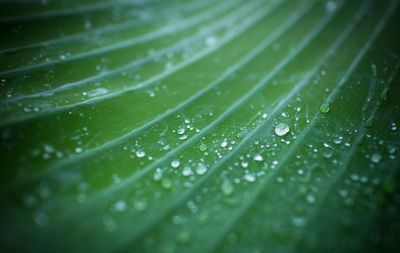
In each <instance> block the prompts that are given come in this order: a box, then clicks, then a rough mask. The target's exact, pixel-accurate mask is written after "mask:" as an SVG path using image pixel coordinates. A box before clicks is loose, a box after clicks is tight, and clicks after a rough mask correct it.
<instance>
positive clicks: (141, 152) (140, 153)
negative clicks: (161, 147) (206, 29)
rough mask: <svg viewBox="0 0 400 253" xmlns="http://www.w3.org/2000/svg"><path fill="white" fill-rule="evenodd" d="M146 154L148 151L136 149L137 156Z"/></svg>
mask: <svg viewBox="0 0 400 253" xmlns="http://www.w3.org/2000/svg"><path fill="white" fill-rule="evenodd" d="M145 155H146V153H145V152H144V151H143V150H138V151H136V156H137V157H139V158H141V157H144V156H145Z"/></svg>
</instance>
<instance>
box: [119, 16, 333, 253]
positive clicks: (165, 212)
mask: <svg viewBox="0 0 400 253" xmlns="http://www.w3.org/2000/svg"><path fill="white" fill-rule="evenodd" d="M336 12H337V11H336ZM336 12H335V13H336ZM333 16H334V15H333V14H330V15H328V16H325V18H323V20H322V21H321V22H319V23H318V24H317V25H316V28H315V29H313V31H312V32H311V33H310V34H308V35H307V37H306V38H305V39H303V40H302V42H301V43H300V45H299V46H298V47H296V49H295V50H293V51H292V52H291V53H290V54H289V56H288V57H286V58H285V59H284V60H283V61H281V63H282V64H278V65H277V67H276V68H274V70H273V71H272V72H271V73H270V74H269V75H268V76H267V77H266V78H264V79H263V80H262V81H261V82H260V83H258V85H257V86H256V87H254V88H253V89H252V91H251V92H250V93H248V94H247V95H246V96H245V97H243V98H242V99H241V100H239V101H241V103H244V102H245V101H246V100H247V99H248V98H250V96H251V95H253V94H255V93H256V92H257V91H259V90H260V89H261V88H263V86H264V85H265V84H266V83H267V82H268V81H269V80H270V79H271V78H272V77H273V76H274V75H275V74H276V73H277V72H278V71H279V70H280V69H281V68H283V67H284V66H286V65H287V64H288V63H289V62H290V61H291V60H293V58H295V56H296V55H297V54H298V53H300V51H302V50H303V49H304V48H305V47H306V46H307V45H308V44H309V43H310V42H311V41H312V40H313V39H314V38H315V37H316V36H317V35H318V34H319V33H320V32H321V31H322V30H323V28H324V27H325V26H326V25H327V24H328V23H329V21H330V20H332V18H333ZM310 78H311V77H310ZM303 80H304V79H303ZM306 84H307V82H301V83H299V84H297V85H296V86H295V87H294V88H293V90H291V92H290V93H289V94H288V95H287V96H286V97H285V98H284V99H283V100H282V101H280V103H278V105H277V107H275V109H274V110H273V111H272V113H271V115H277V114H278V113H279V111H280V110H282V109H283V108H284V106H286V105H287V104H288V103H289V102H290V100H291V99H292V98H293V97H294V96H295V95H296V94H297V92H299V91H300V90H301V89H302V88H304V87H305V86H306ZM272 121H273V116H271V117H270V118H269V119H268V120H267V121H265V122H264V123H263V124H260V125H258V126H257V127H256V128H255V129H254V130H252V131H251V132H250V133H249V134H248V135H246V136H245V138H243V140H242V141H241V142H240V143H239V144H238V145H237V146H236V147H235V148H234V149H232V151H231V152H230V153H228V154H227V155H226V156H225V157H223V158H222V159H221V160H219V161H218V162H217V163H216V164H215V165H214V166H212V167H211V168H210V170H209V172H208V173H207V174H205V175H204V176H202V178H200V179H199V180H198V181H197V182H196V183H195V184H193V186H192V188H190V189H189V190H187V191H185V192H184V193H183V194H182V195H180V196H178V199H177V200H176V201H174V202H173V203H172V204H171V205H170V206H168V207H166V209H165V210H163V211H162V212H159V213H158V215H155V216H153V217H152V220H151V222H149V223H148V224H145V225H143V227H142V228H139V229H138V230H137V231H130V232H129V233H128V234H129V235H128V236H127V237H125V238H123V239H122V241H121V242H120V243H119V244H120V245H119V246H117V247H118V248H120V247H123V245H126V244H127V243H129V242H130V241H132V240H135V239H137V237H138V236H140V234H143V233H144V232H146V231H148V230H149V229H150V228H151V227H153V226H155V225H156V224H157V223H158V222H159V221H160V220H161V219H162V218H163V217H165V216H166V215H168V213H170V212H171V211H172V210H174V209H175V208H176V207H177V206H179V205H180V204H182V203H183V202H184V201H185V200H186V199H187V198H188V197H189V196H191V195H192V194H193V193H194V192H196V190H198V189H200V187H201V186H202V185H203V183H204V182H206V180H207V179H208V178H209V177H210V176H211V175H213V174H214V173H215V172H216V171H217V169H218V168H219V167H221V166H222V165H223V164H225V163H226V162H227V161H229V160H230V159H231V158H233V157H234V155H235V154H236V153H237V152H238V151H240V150H241V149H242V148H243V147H244V146H245V145H246V144H247V143H248V142H249V141H251V139H252V138H253V137H254V136H255V135H256V133H258V132H259V131H260V130H261V129H263V128H265V126H267V125H269V126H271V125H272ZM206 252H208V251H206Z"/></svg>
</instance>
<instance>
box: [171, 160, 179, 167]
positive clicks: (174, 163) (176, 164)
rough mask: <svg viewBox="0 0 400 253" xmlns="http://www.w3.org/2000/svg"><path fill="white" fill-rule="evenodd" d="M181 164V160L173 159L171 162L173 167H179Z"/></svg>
mask: <svg viewBox="0 0 400 253" xmlns="http://www.w3.org/2000/svg"><path fill="white" fill-rule="evenodd" d="M180 164H181V163H180V162H179V160H173V161H172V162H171V166H172V168H178V167H179V165H180Z"/></svg>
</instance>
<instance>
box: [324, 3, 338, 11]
mask: <svg viewBox="0 0 400 253" xmlns="http://www.w3.org/2000/svg"><path fill="white" fill-rule="evenodd" d="M336 7H337V4H336V2H334V1H328V2H327V3H326V5H325V9H326V11H328V12H334V11H335V10H336Z"/></svg>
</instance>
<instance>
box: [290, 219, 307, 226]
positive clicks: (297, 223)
mask: <svg viewBox="0 0 400 253" xmlns="http://www.w3.org/2000/svg"><path fill="white" fill-rule="evenodd" d="M292 224H293V225H294V226H295V227H299V228H301V227H304V226H305V225H306V220H305V219H304V218H303V217H293V218H292Z"/></svg>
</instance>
